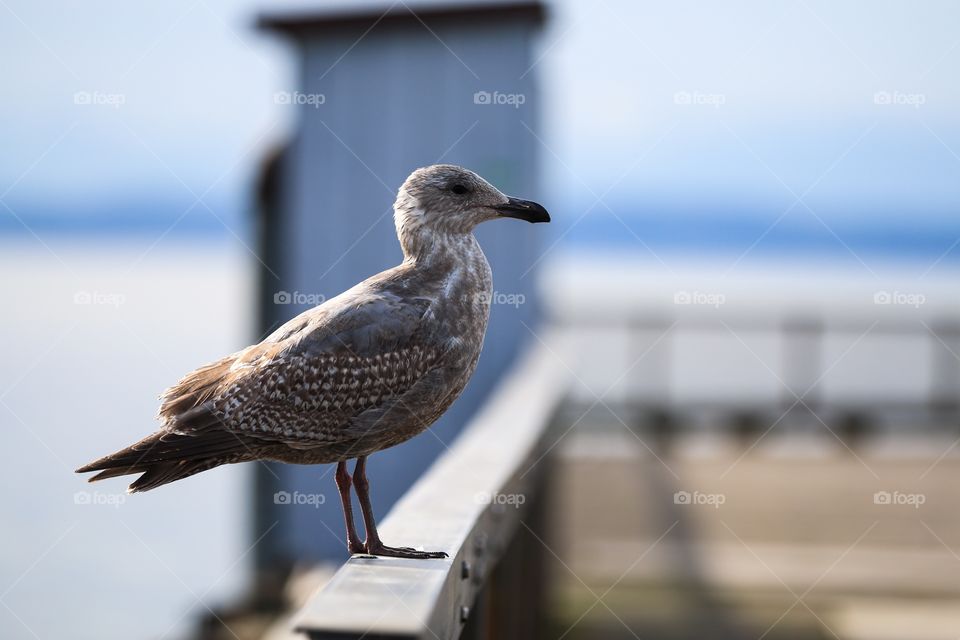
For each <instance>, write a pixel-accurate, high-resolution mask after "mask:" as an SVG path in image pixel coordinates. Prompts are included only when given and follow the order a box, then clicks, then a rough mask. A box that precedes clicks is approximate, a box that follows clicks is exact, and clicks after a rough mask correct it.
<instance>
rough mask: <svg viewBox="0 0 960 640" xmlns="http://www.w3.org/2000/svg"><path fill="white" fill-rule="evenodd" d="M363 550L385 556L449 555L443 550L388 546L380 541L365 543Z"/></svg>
mask: <svg viewBox="0 0 960 640" xmlns="http://www.w3.org/2000/svg"><path fill="white" fill-rule="evenodd" d="M365 551H366V553H367V555H370V556H380V557H385V558H415V559H421V560H422V559H430V558H447V557H449V556H448V555H447V554H446V553H444V552H443V551H418V550H417V549H414V548H413V547H388V546H387V545H385V544H383V543H382V542H378V543H375V544H367V545H366V549H365Z"/></svg>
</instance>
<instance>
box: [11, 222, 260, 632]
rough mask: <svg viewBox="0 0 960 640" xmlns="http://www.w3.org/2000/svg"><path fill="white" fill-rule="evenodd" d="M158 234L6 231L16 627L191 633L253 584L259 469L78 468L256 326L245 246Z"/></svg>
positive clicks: (138, 431)
mask: <svg viewBox="0 0 960 640" xmlns="http://www.w3.org/2000/svg"><path fill="white" fill-rule="evenodd" d="M148 246H149V245H148V244H146V243H135V244H133V245H131V246H120V245H119V244H118V243H117V242H102V243H93V242H89V241H84V243H83V244H82V245H81V244H76V243H75V244H61V243H52V244H50V250H47V249H45V248H43V246H42V245H40V244H39V243H38V242H36V241H30V240H29V239H18V241H16V242H14V243H11V242H9V241H8V242H6V243H3V244H0V272H2V273H3V274H4V275H3V278H2V280H0V299H2V300H3V301H4V304H3V310H4V312H3V314H2V316H0V325H2V331H0V336H2V337H0V340H2V352H3V360H2V363H0V398H2V402H0V416H2V417H0V420H2V424H3V433H4V439H5V441H4V445H3V447H2V449H0V457H2V461H3V468H4V477H5V478H6V482H4V483H3V484H2V486H0V502H2V504H3V505H4V506H5V510H6V513H5V514H4V518H3V522H4V524H3V542H4V544H3V545H2V546H0V574H2V582H3V586H2V589H3V591H2V593H3V598H2V600H3V604H5V605H6V608H4V607H0V636H2V637H3V638H33V637H39V638H52V637H67V636H69V637H76V638H91V639H98V640H100V639H102V638H124V637H125V638H177V637H181V636H182V635H183V633H184V630H185V629H187V628H188V626H189V624H190V622H191V621H192V620H193V619H194V618H195V617H196V616H197V615H198V614H200V613H204V612H205V605H209V606H213V605H214V604H216V603H218V602H221V601H223V600H225V599H227V598H229V597H230V596H231V595H232V594H234V593H236V591H237V589H238V588H239V586H240V585H241V584H242V583H243V578H244V575H245V572H246V571H247V568H248V561H249V556H246V555H244V554H245V552H246V551H247V547H248V545H249V543H250V541H249V539H248V534H247V530H246V522H247V515H248V507H247V504H246V494H245V492H244V489H245V483H246V481H247V478H248V471H249V469H247V468H245V467H243V466H235V467H223V468H220V469H217V470H215V471H213V472H210V473H205V474H202V475H201V476H198V477H196V478H194V479H193V481H191V482H188V483H180V484H174V485H171V486H169V487H165V488H164V489H163V490H160V491H156V492H151V493H147V494H140V495H136V496H127V495H125V493H124V488H125V486H126V483H125V482H124V481H123V480H122V479H114V480H108V481H105V482H102V483H98V484H96V485H88V484H86V483H85V482H83V481H82V479H81V478H80V477H79V476H77V475H76V474H74V473H73V472H72V470H73V469H74V468H76V467H77V466H79V465H80V464H82V463H84V462H87V461H89V460H91V459H93V458H95V457H98V456H100V455H103V454H105V453H108V452H111V451H113V450H115V449H118V448H120V447H121V446H125V445H127V444H130V443H131V442H133V441H134V440H136V439H139V438H140V437H142V436H143V435H145V434H147V433H148V432H149V431H151V430H152V429H153V428H154V427H155V424H156V423H155V421H154V414H155V412H156V409H157V401H156V397H157V394H158V393H159V392H160V391H161V390H162V389H163V388H164V387H165V386H167V385H169V384H171V383H172V382H173V381H175V380H176V379H177V378H178V377H179V375H181V374H182V373H184V372H186V371H188V370H190V369H191V368H193V367H196V366H198V365H201V364H203V363H205V362H207V361H209V360H212V359H214V358H216V357H218V356H221V355H223V354H224V353H227V352H229V351H231V350H233V349H236V348H238V347H240V346H243V344H244V343H246V342H247V341H248V339H249V336H250V334H251V327H250V323H249V318H250V315H251V314H250V313H249V308H250V287H249V284H248V283H249V282H250V276H251V273H250V266H249V264H248V260H247V259H246V255H247V254H246V253H245V252H244V250H243V249H242V248H228V247H226V246H220V247H217V246H193V247H189V246H188V247H186V248H180V249H171V248H169V247H165V246H163V245H162V243H161V245H160V246H158V247H156V248H154V249H153V250H152V251H150V252H149V253H147V254H146V255H144V254H145V252H146V251H147V249H148ZM204 603H205V604H204Z"/></svg>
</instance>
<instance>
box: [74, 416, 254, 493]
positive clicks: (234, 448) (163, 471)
mask: <svg viewBox="0 0 960 640" xmlns="http://www.w3.org/2000/svg"><path fill="white" fill-rule="evenodd" d="M250 454H251V448H250V446H249V445H248V443H247V442H246V439H245V438H244V437H243V436H240V435H238V434H234V433H230V432H228V431H223V430H219V431H209V432H205V433H201V434H195V435H183V434H177V433H172V432H163V431H159V432H157V433H154V434H152V435H150V436H147V437H146V438H144V439H143V440H141V441H140V442H137V443H136V444H133V445H131V446H129V447H127V448H126V449H121V450H120V451H117V452H116V453H113V454H110V455H108V456H104V457H103V458H100V459H99V460H94V461H93V462H91V463H90V464H87V465H84V466H82V467H80V468H79V469H77V473H87V472H90V471H99V472H100V473H98V474H96V475H95V476H92V477H91V478H90V479H89V482H97V481H99V480H106V479H107V478H115V477H117V476H125V475H129V474H133V473H142V474H143V475H141V476H140V477H139V478H138V479H137V480H136V481H134V482H133V484H131V485H130V486H129V487H128V489H127V490H128V491H129V492H131V493H134V492H138V491H148V490H150V489H155V488H156V487H159V486H161V485H164V484H167V483H169V482H173V481H175V480H180V479H181V478H186V477H187V476H192V475H193V474H195V473H199V472H201V471H206V470H207V469H212V468H213V467H217V466H219V465H221V464H226V463H230V462H240V461H242V460H244V459H248V458H250V457H251V456H250Z"/></svg>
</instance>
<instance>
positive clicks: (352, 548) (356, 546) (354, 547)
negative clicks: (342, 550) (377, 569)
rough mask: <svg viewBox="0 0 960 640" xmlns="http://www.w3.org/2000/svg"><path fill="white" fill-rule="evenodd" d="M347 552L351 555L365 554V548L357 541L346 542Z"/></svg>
mask: <svg viewBox="0 0 960 640" xmlns="http://www.w3.org/2000/svg"><path fill="white" fill-rule="evenodd" d="M347 550H348V551H349V552H350V553H351V554H354V553H366V552H367V546H366V545H365V544H363V543H362V542H360V541H359V540H347Z"/></svg>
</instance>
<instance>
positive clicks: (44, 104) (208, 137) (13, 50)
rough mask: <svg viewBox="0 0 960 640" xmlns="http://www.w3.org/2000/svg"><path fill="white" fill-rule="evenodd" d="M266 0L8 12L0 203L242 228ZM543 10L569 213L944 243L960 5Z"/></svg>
mask: <svg viewBox="0 0 960 640" xmlns="http://www.w3.org/2000/svg"><path fill="white" fill-rule="evenodd" d="M266 5H267V3H264V2H252V1H248V0H238V1H232V0H203V1H201V2H190V1H176V0H175V1H171V2H167V3H148V4H143V3H135V4H130V3H122V2H115V1H110V2H90V3H82V4H77V3H66V2H54V3H35V2H28V1H26V0H7V2H6V3H5V4H4V5H3V6H0V13H4V14H6V15H5V18H4V20H2V21H0V43H2V44H0V47H2V48H3V50H4V51H3V56H4V60H5V61H7V64H5V65H4V69H3V71H2V72H0V73H2V74H3V79H4V82H3V92H4V95H3V100H2V101H0V117H2V119H3V122H4V123H5V126H3V127H2V128H0V136H2V142H3V145H4V147H5V149H7V153H5V154H3V155H2V156H0V193H2V194H3V196H2V200H3V202H5V203H7V204H8V205H9V206H11V207H13V208H14V209H15V210H16V211H20V212H24V215H30V214H31V212H34V211H50V210H71V211H76V212H78V215H80V216H86V215H92V213H95V212H96V211H98V210H104V207H107V205H108V204H110V203H113V204H114V205H116V204H117V203H121V204H122V206H130V207H136V206H138V205H137V204H136V203H138V202H142V201H144V200H146V201H147V202H148V203H159V204H158V206H159V207H161V208H163V207H165V206H170V207H174V208H176V207H177V206H180V204H181V203H183V202H186V203H187V204H189V203H191V202H194V201H195V200H196V199H197V197H198V196H202V198H201V200H202V201H203V203H205V204H207V205H209V206H211V207H212V208H214V209H216V210H217V211H221V212H223V215H231V216H234V215H241V213H242V208H243V206H244V203H245V201H246V198H247V195H248V191H249V180H250V177H251V175H253V173H254V170H255V166H256V163H257V162H258V161H259V159H260V158H261V157H262V156H263V154H264V153H265V151H266V150H267V149H268V148H269V147H270V146H271V145H274V144H277V143H279V142H280V141H281V140H283V138H284V136H285V135H286V134H287V133H288V132H289V130H290V126H291V116H292V113H291V110H290V109H289V108H285V107H284V106H282V105H277V104H275V103H274V101H273V96H274V94H275V93H276V92H277V91H280V90H284V89H289V88H292V87H294V82H295V80H294V71H293V62H294V60H295V56H294V52H293V50H292V49H291V48H288V47H287V46H286V45H285V44H283V43H282V42H281V41H280V40H278V39H277V38H274V37H272V36H269V35H267V34H264V33H262V32H259V31H257V30H255V29H254V28H253V22H254V19H255V16H256V15H257V13H258V12H259V11H260V10H261V9H263V8H264V7H265V6H266ZM551 7H552V20H551V23H550V26H549V28H548V29H547V30H546V32H545V33H544V34H543V36H542V38H541V39H540V41H539V42H538V48H537V51H536V52H535V57H536V60H537V61H536V64H535V67H534V69H533V71H532V72H535V73H538V74H539V78H540V85H541V87H542V91H543V95H542V105H543V108H542V112H543V114H544V117H543V120H542V129H543V140H544V143H545V145H546V147H547V148H546V149H544V152H543V162H544V182H545V185H546V187H547V189H548V190H549V191H550V193H551V195H552V196H553V197H554V199H555V200H559V201H562V202H564V203H565V205H566V206H567V207H568V208H569V211H567V212H564V214H565V215H568V216H570V217H572V218H577V217H578V216H580V215H582V214H583V212H585V211H587V210H588V209H590V207H591V206H592V205H594V203H595V202H596V200H597V196H603V197H602V202H603V206H600V207H595V208H596V209H599V210H600V211H603V210H605V209H606V207H609V208H611V209H614V210H615V211H616V212H617V213H618V214H619V215H623V216H630V215H633V214H634V213H637V212H639V213H644V212H646V213H651V214H654V213H656V212H658V211H668V212H675V214H676V215H687V214H690V215H694V216H700V217H703V216H710V215H719V216H737V215H742V216H745V217H747V218H758V219H760V220H770V221H772V220H775V219H777V216H780V215H782V214H783V212H784V211H785V210H787V209H789V208H790V207H791V206H793V211H791V212H790V213H789V214H788V215H789V216H791V217H795V216H798V215H807V216H809V215H811V213H810V211H811V210H812V211H813V212H815V213H816V214H817V215H818V216H820V217H822V218H823V219H824V220H825V221H828V222H830V223H831V224H833V223H836V224H840V225H850V224H853V225H856V224H863V225H874V224H892V225H894V226H896V225H903V224H906V225H908V226H913V225H917V226H922V227H925V228H927V227H928V228H931V229H944V230H945V233H953V230H955V229H956V228H957V227H956V223H957V220H958V218H960V216H958V215H957V214H958V212H960V119H958V118H960V83H958V82H957V81H956V79H957V78H958V77H960V73H958V72H960V33H958V32H957V30H956V25H957V24H960V5H958V4H957V3H956V2H950V1H942V2H935V1H925V2H923V3H915V2H906V1H890V2H876V1H870V2H856V1H854V2H843V3H835V2H822V1H821V2H817V1H813V0H785V1H782V2H781V1H774V2H768V1H760V0H754V1H744V2H728V3H722V6H721V5H720V4H718V3H711V2H693V1H686V0H684V1H680V2H656V3H655V2H627V1H623V2H614V1H612V0H602V1H600V2H596V3H593V2H591V3H575V2H570V1H566V2H555V3H552V4H551ZM77 92H86V93H88V94H90V95H91V96H100V97H99V98H96V97H94V98H93V101H96V100H100V101H102V102H107V103H108V104H92V105H83V104H80V105H78V104H75V95H76V94H77ZM114 95H120V96H122V98H121V100H122V104H119V105H111V104H109V102H110V100H111V98H110V96H114ZM884 96H886V97H884ZM798 199H799V203H798ZM166 203H169V205H168V204H166ZM107 208H109V207H107Z"/></svg>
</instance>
